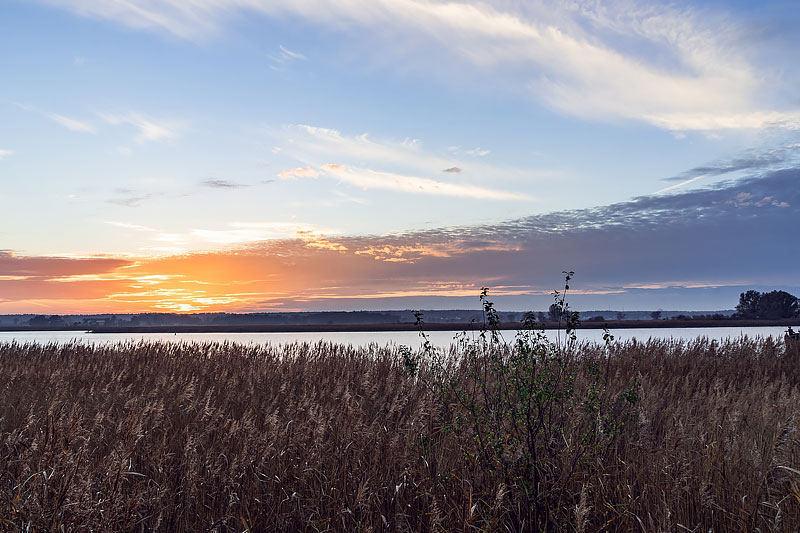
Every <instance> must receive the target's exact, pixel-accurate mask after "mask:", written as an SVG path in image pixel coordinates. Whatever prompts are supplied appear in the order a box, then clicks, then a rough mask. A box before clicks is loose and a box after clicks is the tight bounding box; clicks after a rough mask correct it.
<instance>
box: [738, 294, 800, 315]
mask: <svg viewBox="0 0 800 533" xmlns="http://www.w3.org/2000/svg"><path fill="white" fill-rule="evenodd" d="M736 316H737V317H739V318H762V319H780V318H794V317H797V316H800V300H798V298H797V297H796V296H794V295H792V294H789V293H788V292H786V291H771V292H763V293H762V292H758V291H754V290H749V291H747V292H743V293H741V294H740V295H739V305H737V306H736Z"/></svg>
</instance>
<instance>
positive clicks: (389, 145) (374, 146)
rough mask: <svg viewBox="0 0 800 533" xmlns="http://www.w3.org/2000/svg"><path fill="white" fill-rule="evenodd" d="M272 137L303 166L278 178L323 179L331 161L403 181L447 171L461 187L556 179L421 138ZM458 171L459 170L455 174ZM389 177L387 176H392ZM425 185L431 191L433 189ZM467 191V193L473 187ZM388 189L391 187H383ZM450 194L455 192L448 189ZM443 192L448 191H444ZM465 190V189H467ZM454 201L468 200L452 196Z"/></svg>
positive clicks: (327, 132) (331, 132) (305, 131)
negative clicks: (432, 146)
mask: <svg viewBox="0 0 800 533" xmlns="http://www.w3.org/2000/svg"><path fill="white" fill-rule="evenodd" d="M270 134H271V135H272V136H273V137H275V138H277V139H279V140H280V142H281V145H282V146H281V149H280V153H281V154H282V155H284V156H287V157H290V158H293V159H295V160H296V161H298V162H299V163H300V164H301V165H303V166H298V167H296V168H293V169H288V170H285V171H282V172H280V173H279V174H278V177H279V178H282V179H290V178H298V177H318V175H319V173H320V172H321V171H323V169H324V166H325V165H327V164H330V163H331V162H336V164H337V165H340V166H342V167H348V168H351V169H364V170H365V171H366V170H370V171H374V172H379V173H380V172H382V173H386V174H387V175H388V174H397V175H398V176H401V175H402V176H408V177H414V176H419V177H420V178H421V179H433V180H434V181H438V180H435V179H434V178H432V176H437V175H439V176H440V175H441V172H442V169H445V172H448V173H455V174H461V175H462V176H461V178H460V180H459V182H460V183H459V184H460V185H464V186H469V187H475V186H476V185H475V183H477V182H480V183H482V184H485V183H495V184H497V185H498V186H500V184H514V183H517V182H520V181H523V180H524V181H530V180H532V179H533V180H537V179H548V180H549V179H553V178H554V177H555V176H557V175H558V173H557V172H554V171H551V170H548V169H544V170H542V169H520V168H514V167H510V166H507V165H502V164H500V165H498V164H492V163H490V162H485V161H475V160H474V159H467V160H464V159H463V158H462V157H460V156H458V155H457V154H454V153H451V152H450V151H448V150H447V149H443V150H441V151H438V152H437V151H436V150H428V149H425V147H424V146H423V142H422V141H420V140H419V139H414V138H405V139H402V140H389V139H374V138H372V137H371V136H370V135H369V134H366V133H362V134H357V135H352V134H345V133H342V132H340V131H339V130H336V129H332V128H324V127H319V126H310V125H307V124H299V125H295V126H286V127H284V128H282V129H279V130H273V131H271V132H270ZM455 169H458V170H455ZM387 177H388V176H387ZM419 185H423V189H425V190H428V191H430V190H431V187H430V185H432V184H430V183H429V184H428V186H425V185H424V184H421V183H420V184H419ZM469 187H467V188H469ZM383 188H386V187H383ZM444 189H446V190H451V191H454V189H451V188H448V187H445V188H444ZM440 190H443V189H441V188H440ZM465 190H466V189H465ZM453 196H467V195H465V194H464V195H461V194H453ZM492 197H494V196H492Z"/></svg>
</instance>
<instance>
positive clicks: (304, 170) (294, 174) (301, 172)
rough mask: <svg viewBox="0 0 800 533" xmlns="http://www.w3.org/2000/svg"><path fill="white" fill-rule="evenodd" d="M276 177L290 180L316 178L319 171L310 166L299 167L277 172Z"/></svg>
mask: <svg viewBox="0 0 800 533" xmlns="http://www.w3.org/2000/svg"><path fill="white" fill-rule="evenodd" d="M278 177H279V178H280V179H282V180H290V179H295V178H318V177H319V172H317V171H316V170H314V169H313V168H311V167H301V168H293V169H290V170H284V171H281V172H278Z"/></svg>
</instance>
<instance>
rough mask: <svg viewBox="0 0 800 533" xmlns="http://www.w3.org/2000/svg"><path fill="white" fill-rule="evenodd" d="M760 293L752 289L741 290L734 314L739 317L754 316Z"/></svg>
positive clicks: (756, 311)
mask: <svg viewBox="0 0 800 533" xmlns="http://www.w3.org/2000/svg"><path fill="white" fill-rule="evenodd" d="M760 299H761V293H760V292H758V291H754V290H749V291H747V292H743V293H741V294H740V295H739V305H737V306H736V316H737V317H741V318H756V316H757V313H758V302H759V300H760Z"/></svg>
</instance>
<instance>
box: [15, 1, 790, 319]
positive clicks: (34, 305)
mask: <svg viewBox="0 0 800 533" xmlns="http://www.w3.org/2000/svg"><path fill="white" fill-rule="evenodd" d="M797 22H800V10H798V9H796V7H794V6H793V5H792V4H791V3H789V4H786V3H781V2H759V3H750V2H738V3H735V5H734V4H731V5H727V4H724V3H718V2H678V3H671V4H664V3H659V2H649V1H646V0H630V1H628V0H625V1H622V0H620V1H617V0H614V1H611V2H602V3H591V2H589V3H581V2H578V3H574V4H573V3H563V2H547V1H538V0H536V1H533V2H523V3H518V4H515V5H510V4H508V3H503V2H492V1H490V2H479V3H475V2H469V1H463V2H458V1H456V2H439V1H437V0H409V1H403V2H399V1H394V0H369V1H361V0H357V1H347V2H344V1H342V2H340V1H332V2H324V3H319V2H317V1H316V0H297V1H293V2H288V3H287V2H273V1H271V0H257V1H253V2H244V1H240V0H210V1H208V2H201V3H186V2H182V1H178V0H153V1H150V0H147V1H145V0H141V1H140V0H132V1H130V2H96V1H90V0H57V1H50V0H34V1H31V2H11V3H5V4H4V5H3V6H2V7H0V49H1V50H5V51H7V53H5V54H0V72H2V73H3V75H2V80H3V82H2V83H0V179H2V182H3V189H2V191H0V196H1V197H2V199H3V205H4V208H3V212H2V215H0V217H2V229H0V313H37V314H64V313H138V312H180V313H189V312H217V311H233V312H258V311H277V310H282V311H285V310H358V309H410V308H420V307H434V308H463V307H470V308H472V307H474V306H476V305H477V295H478V293H479V292H480V290H481V288H482V287H488V288H489V289H490V294H491V295H492V297H493V298H494V299H496V302H497V304H498V307H501V308H504V309H508V310H528V309H545V308H546V307H547V305H548V304H549V303H550V302H551V301H552V297H551V291H552V290H553V289H555V288H558V287H559V286H560V284H561V277H562V274H561V273H562V271H564V270H574V271H575V272H576V277H575V282H574V284H573V288H572V289H573V290H572V292H573V294H574V301H573V304H574V305H575V306H576V308H584V309H589V308H592V309H609V308H619V309H623V308H624V309H656V308H668V307H674V308H700V309H725V308H731V307H732V306H733V305H735V302H736V296H737V295H738V293H739V292H741V291H742V290H743V289H744V288H755V289H759V290H767V289H773V288H780V289H784V290H789V291H792V290H794V291H795V292H796V291H797V290H799V289H800V277H798V272H800V270H798V268H797V265H798V264H799V263H800V247H798V246H797V245H796V244H795V243H797V238H798V234H797V229H796V228H797V227H798V226H800V224H798V222H800V107H798V102H800V99H798V94H797V91H798V89H797V88H798V87H800V83H799V82H800V71H798V70H797V65H796V50H797V49H798V46H800V40H798V37H797V33H796V32H794V31H790V30H787V28H791V27H795V26H796V23H797ZM755 35H769V36H770V38H769V39H766V38H765V39H761V38H756V37H754V36H755ZM789 243H791V245H790V244H789Z"/></svg>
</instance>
